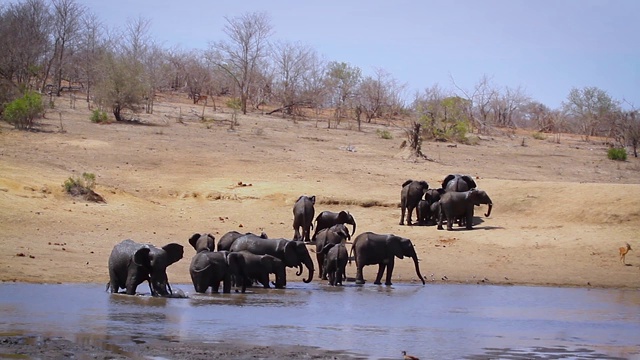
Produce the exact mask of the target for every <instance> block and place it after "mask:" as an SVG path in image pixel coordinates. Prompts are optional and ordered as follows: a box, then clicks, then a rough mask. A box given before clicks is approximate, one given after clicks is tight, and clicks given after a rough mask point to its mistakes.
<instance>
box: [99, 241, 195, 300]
mask: <svg viewBox="0 0 640 360" xmlns="http://www.w3.org/2000/svg"><path fill="white" fill-rule="evenodd" d="M183 255H184V248H183V247H182V245H180V244H176V243H170V244H167V245H165V246H163V247H162V248H157V247H155V246H153V245H150V244H141V243H138V242H135V241H133V240H131V239H127V240H123V241H122V242H120V243H118V244H116V245H115V246H114V247H113V250H112V251H111V255H110V256H109V284H107V289H108V288H109V287H110V288H111V293H116V292H118V290H119V289H121V288H122V289H125V290H126V294H127V295H134V294H135V293H136V289H137V287H138V285H140V284H141V283H142V282H144V281H145V280H146V281H148V282H149V289H150V290H151V295H153V296H169V295H171V294H173V291H172V290H171V285H169V280H168V278H167V267H169V266H170V265H171V264H173V263H175V262H177V261H178V260H180V259H182V256H183Z"/></svg>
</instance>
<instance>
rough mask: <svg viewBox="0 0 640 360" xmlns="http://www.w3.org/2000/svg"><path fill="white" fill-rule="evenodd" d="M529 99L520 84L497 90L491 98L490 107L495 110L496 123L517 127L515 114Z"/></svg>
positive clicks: (502, 125) (494, 120) (499, 125)
mask: <svg viewBox="0 0 640 360" xmlns="http://www.w3.org/2000/svg"><path fill="white" fill-rule="evenodd" d="M528 101H529V96H528V95H526V94H525V92H524V90H523V89H522V88H521V87H520V86H518V87H517V88H510V87H506V88H505V90H504V91H503V92H502V93H498V92H497V91H496V93H495V96H494V97H493V98H492V99H491V102H490V104H489V105H490V108H491V111H492V112H493V115H494V119H493V123H494V125H496V126H498V127H507V128H515V127H516V121H515V119H514V115H515V114H516V113H517V111H518V110H519V109H520V108H522V107H523V106H524V105H525V104H526V103H527V102H528Z"/></svg>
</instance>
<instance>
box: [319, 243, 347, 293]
mask: <svg viewBox="0 0 640 360" xmlns="http://www.w3.org/2000/svg"><path fill="white" fill-rule="evenodd" d="M322 253H323V254H325V258H324V267H323V269H324V272H323V273H322V278H323V279H326V278H327V277H328V278H329V285H331V286H336V285H342V280H346V278H347V273H346V270H347V261H348V260H349V254H348V253H347V247H346V245H345V244H343V243H340V244H331V243H329V244H327V245H326V246H325V247H324V248H323V249H322Z"/></svg>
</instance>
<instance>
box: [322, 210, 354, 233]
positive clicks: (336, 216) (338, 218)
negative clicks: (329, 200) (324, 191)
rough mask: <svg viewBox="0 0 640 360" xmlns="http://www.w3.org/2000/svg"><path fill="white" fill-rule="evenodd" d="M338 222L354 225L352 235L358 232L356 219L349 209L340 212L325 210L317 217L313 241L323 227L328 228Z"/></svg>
mask: <svg viewBox="0 0 640 360" xmlns="http://www.w3.org/2000/svg"><path fill="white" fill-rule="evenodd" d="M337 224H349V225H352V226H353V231H352V232H351V235H355V233H356V220H355V219H354V218H353V215H351V214H349V212H348V211H344V210H343V211H340V212H337V213H336V212H331V211H323V212H321V213H320V214H318V216H317V217H316V227H315V232H314V234H313V237H312V238H311V241H315V238H316V235H318V232H320V230H322V229H328V228H330V227H332V226H333V225H337Z"/></svg>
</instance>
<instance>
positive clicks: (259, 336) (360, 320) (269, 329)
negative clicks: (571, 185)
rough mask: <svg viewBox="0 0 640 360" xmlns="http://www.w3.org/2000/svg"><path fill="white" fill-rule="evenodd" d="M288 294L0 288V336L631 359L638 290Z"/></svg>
mask: <svg viewBox="0 0 640 360" xmlns="http://www.w3.org/2000/svg"><path fill="white" fill-rule="evenodd" d="M288 286H289V287H288V288H287V289H284V290H276V289H270V290H266V289H252V290H251V292H250V293H247V294H237V293H234V294H206V295H198V294H193V290H192V287H191V285H174V286H173V287H174V291H175V290H176V289H179V290H182V291H184V292H185V293H187V294H189V296H190V297H189V298H188V299H175V298H174V299H163V298H151V297H149V296H126V295H111V294H108V293H105V292H104V285H78V284H73V285H66V284H63V285H35V284H0V333H9V332H11V333H22V334H25V335H29V334H43V335H48V336H51V335H55V336H63V337H67V338H69V339H71V340H74V341H84V340H86V339H87V338H91V339H94V341H95V339H105V340H100V341H104V342H105V344H104V346H111V345H113V346H117V345H118V344H111V343H110V342H114V341H116V340H114V339H120V340H118V341H125V340H126V341H136V339H138V338H145V339H149V338H152V339H156V340H158V341H176V340H198V341H203V342H214V343H215V342H219V341H230V340H232V341H246V342H250V343H253V344H258V345H270V344H281V345H310V346H317V347H321V348H325V349H331V350H344V351H348V352H351V353H356V354H361V355H363V356H365V357H371V358H398V357H399V355H400V351H402V350H406V351H407V352H408V353H411V354H414V355H418V356H420V357H421V358H431V359H463V358H466V359H485V358H507V359H531V358H537V359H559V358H561V359H640V291H639V290H609V289H607V290H605V289H576V288H545V287H520V286H511V287H505V286H488V285H429V284H428V285H426V286H422V285H411V284H397V285H394V286H392V287H386V286H376V285H373V284H366V285H364V286H356V285H354V284H353V283H347V285H346V286H344V287H336V288H333V287H329V286H325V285H322V284H319V283H318V282H313V283H311V284H304V283H297V282H290V283H289V284H288ZM138 290H139V291H145V290H147V291H148V288H147V287H146V286H145V285H144V284H143V285H141V286H139V287H138ZM83 339H84V340H83ZM106 339H109V340H106ZM122 339H125V340H122Z"/></svg>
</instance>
